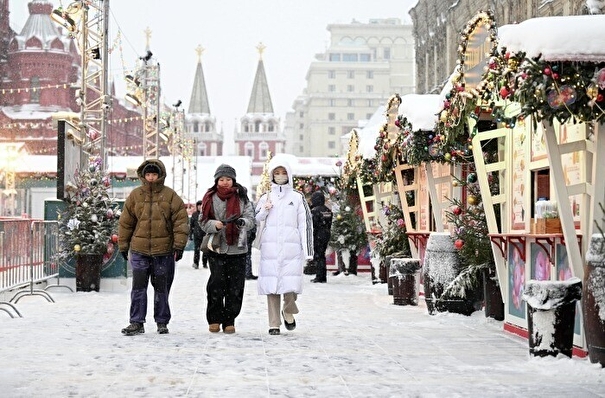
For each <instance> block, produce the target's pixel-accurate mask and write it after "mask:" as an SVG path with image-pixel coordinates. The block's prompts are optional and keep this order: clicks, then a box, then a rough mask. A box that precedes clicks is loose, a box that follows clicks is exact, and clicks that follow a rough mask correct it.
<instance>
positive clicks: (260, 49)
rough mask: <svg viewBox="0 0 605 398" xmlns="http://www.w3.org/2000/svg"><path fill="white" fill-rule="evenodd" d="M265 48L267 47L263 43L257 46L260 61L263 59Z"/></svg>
mask: <svg viewBox="0 0 605 398" xmlns="http://www.w3.org/2000/svg"><path fill="white" fill-rule="evenodd" d="M265 48H267V46H265V45H264V44H263V43H262V42H260V43H258V46H256V49H257V50H258V55H259V57H260V59H263V51H265Z"/></svg>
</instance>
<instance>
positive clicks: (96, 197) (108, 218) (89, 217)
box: [58, 157, 120, 261]
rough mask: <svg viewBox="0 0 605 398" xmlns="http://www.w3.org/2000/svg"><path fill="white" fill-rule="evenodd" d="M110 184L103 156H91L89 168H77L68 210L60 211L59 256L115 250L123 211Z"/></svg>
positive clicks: (105, 253)
mask: <svg viewBox="0 0 605 398" xmlns="http://www.w3.org/2000/svg"><path fill="white" fill-rule="evenodd" d="M110 185H111V179H110V177H109V176H108V175H107V174H106V173H105V172H104V171H103V169H102V160H101V158H100V157H94V158H91V161H90V163H89V165H88V168H87V169H84V170H78V171H76V173H75V175H74V184H70V185H68V187H67V189H66V190H67V191H68V192H69V196H68V198H67V199H66V201H67V203H66V207H65V210H64V211H63V212H61V213H60V214H59V235H60V246H61V247H60V251H59V255H58V256H59V259H61V260H64V261H66V260H68V259H69V258H71V257H72V256H77V255H80V254H87V255H91V254H92V255H102V256H103V255H109V256H110V255H112V254H113V253H114V251H115V244H116V243H117V240H118V236H117V227H118V218H119V216H120V211H119V209H118V207H117V204H116V203H115V201H114V200H113V199H112V198H110V196H109V187H110Z"/></svg>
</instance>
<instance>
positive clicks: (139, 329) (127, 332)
mask: <svg viewBox="0 0 605 398" xmlns="http://www.w3.org/2000/svg"><path fill="white" fill-rule="evenodd" d="M143 333H145V327H144V326H143V324H142V323H136V322H132V323H131V324H130V325H128V326H126V327H125V328H124V329H122V334H123V335H124V336H134V335H135V334H143Z"/></svg>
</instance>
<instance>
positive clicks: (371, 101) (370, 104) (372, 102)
mask: <svg viewBox="0 0 605 398" xmlns="http://www.w3.org/2000/svg"><path fill="white" fill-rule="evenodd" d="M368 106H369V107H372V106H374V100H372V99H369V100H368Z"/></svg>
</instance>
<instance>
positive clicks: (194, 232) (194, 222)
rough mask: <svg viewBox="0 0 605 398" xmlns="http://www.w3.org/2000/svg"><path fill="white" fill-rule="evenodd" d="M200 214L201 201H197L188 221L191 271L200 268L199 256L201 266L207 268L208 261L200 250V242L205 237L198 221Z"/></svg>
mask: <svg viewBox="0 0 605 398" xmlns="http://www.w3.org/2000/svg"><path fill="white" fill-rule="evenodd" d="M201 213H202V201H201V200H198V201H197V203H196V204H195V211H194V212H193V213H192V214H191V219H190V220H189V240H192V241H193V264H192V265H191V266H192V267H193V269H198V268H199V267H200V255H201V257H202V265H203V266H204V268H208V259H207V258H206V256H205V255H204V253H202V252H201V250H200V248H201V246H202V240H203V239H204V236H205V235H206V233H205V232H204V230H202V227H201V225H200V220H199V219H200V214H201Z"/></svg>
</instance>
